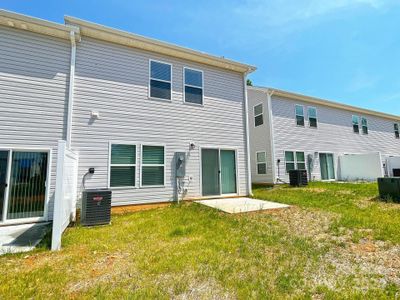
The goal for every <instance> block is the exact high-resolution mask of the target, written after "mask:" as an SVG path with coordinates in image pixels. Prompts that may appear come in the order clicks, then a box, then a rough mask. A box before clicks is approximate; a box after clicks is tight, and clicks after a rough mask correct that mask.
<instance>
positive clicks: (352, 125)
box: [351, 115, 360, 134]
mask: <svg viewBox="0 0 400 300" xmlns="http://www.w3.org/2000/svg"><path fill="white" fill-rule="evenodd" d="M354 117H357V125H358V132H355V131H354V125H355V124H354V123H353V118H354ZM351 130H352V131H353V133H355V134H360V116H357V115H351Z"/></svg>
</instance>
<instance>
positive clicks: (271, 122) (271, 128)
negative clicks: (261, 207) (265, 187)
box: [267, 90, 277, 184]
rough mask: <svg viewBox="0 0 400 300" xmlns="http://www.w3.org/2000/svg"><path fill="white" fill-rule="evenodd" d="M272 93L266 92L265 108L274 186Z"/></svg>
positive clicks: (275, 180) (275, 178) (275, 179)
mask: <svg viewBox="0 0 400 300" xmlns="http://www.w3.org/2000/svg"><path fill="white" fill-rule="evenodd" d="M273 93H274V91H270V90H267V106H268V119H269V126H268V127H269V138H270V145H271V149H270V151H271V160H272V168H271V170H272V180H273V184H276V182H277V177H276V164H277V162H276V161H275V141H274V120H273V114H272V99H271V97H272V95H273Z"/></svg>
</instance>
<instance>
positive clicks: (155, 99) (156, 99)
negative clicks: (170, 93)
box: [148, 96, 172, 102]
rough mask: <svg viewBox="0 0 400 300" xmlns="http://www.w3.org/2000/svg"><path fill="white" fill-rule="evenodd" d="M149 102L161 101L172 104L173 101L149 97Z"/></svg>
mask: <svg viewBox="0 0 400 300" xmlns="http://www.w3.org/2000/svg"><path fill="white" fill-rule="evenodd" d="M148 99H149V100H152V101H161V102H172V99H164V98H156V97H150V96H149V97H148Z"/></svg>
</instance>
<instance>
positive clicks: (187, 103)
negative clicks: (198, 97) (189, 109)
mask: <svg viewBox="0 0 400 300" xmlns="http://www.w3.org/2000/svg"><path fill="white" fill-rule="evenodd" d="M183 104H186V105H192V106H197V107H204V103H201V104H199V103H192V102H186V101H183Z"/></svg>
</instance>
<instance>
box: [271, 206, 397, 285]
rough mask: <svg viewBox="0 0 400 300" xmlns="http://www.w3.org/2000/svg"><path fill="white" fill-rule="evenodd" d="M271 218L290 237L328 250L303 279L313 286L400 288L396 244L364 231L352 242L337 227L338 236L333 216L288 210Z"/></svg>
mask: <svg viewBox="0 0 400 300" xmlns="http://www.w3.org/2000/svg"><path fill="white" fill-rule="evenodd" d="M273 216H274V218H275V219H276V220H277V221H278V222H279V223H280V224H282V225H283V226H284V227H285V228H286V229H287V230H288V231H289V232H290V233H291V234H294V235H298V236H301V237H307V238H310V239H312V240H313V241H315V243H316V245H317V246H318V247H320V248H327V249H328V251H327V252H326V254H325V255H324V257H323V259H322V263H321V264H320V265H319V268H318V270H317V272H315V269H314V268H312V267H311V266H310V274H309V276H305V277H306V278H307V277H308V278H309V280H310V281H311V283H312V284H314V285H326V286H328V287H329V288H332V289H340V282H343V280H347V281H349V280H350V281H351V282H352V284H353V286H354V288H356V289H359V290H367V289H371V288H385V287H386V286H387V285H388V284H394V285H398V286H400V246H399V245H393V244H391V243H389V242H385V241H379V240H378V241H377V240H374V239H372V237H370V236H369V232H368V230H367V229H364V230H362V232H359V233H361V235H362V236H364V237H365V238H362V239H360V240H359V241H358V242H354V241H353V234H354V233H355V232H354V231H350V230H347V229H344V228H339V233H338V234H332V231H331V225H332V224H333V222H334V221H335V219H336V218H338V216H337V215H335V214H333V213H327V212H319V211H317V210H307V209H301V208H298V207H291V208H289V209H286V210H280V211H275V212H274V213H273ZM360 231H361V230H360ZM311 270H312V271H311Z"/></svg>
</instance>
